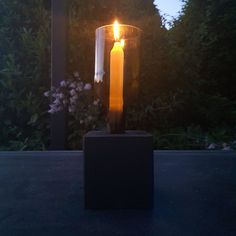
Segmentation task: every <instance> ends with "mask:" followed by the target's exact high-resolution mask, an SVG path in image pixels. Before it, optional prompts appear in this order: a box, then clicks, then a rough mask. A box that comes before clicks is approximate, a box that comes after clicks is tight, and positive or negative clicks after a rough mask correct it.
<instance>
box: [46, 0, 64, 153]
mask: <svg viewBox="0 0 236 236" xmlns="http://www.w3.org/2000/svg"><path fill="white" fill-rule="evenodd" d="M51 1H52V2H51V11H52V22H51V76H52V79H51V86H54V87H58V86H59V85H60V82H61V81H62V80H65V79H66V35H67V32H66V28H67V23H66V22H67V14H66V0H51ZM65 120H66V119H65V113H64V112H59V113H56V114H53V115H51V145H50V149H52V150H63V149H65V137H66V132H65V128H66V124H65V123H66V122H65Z"/></svg>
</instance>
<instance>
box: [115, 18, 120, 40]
mask: <svg viewBox="0 0 236 236" xmlns="http://www.w3.org/2000/svg"><path fill="white" fill-rule="evenodd" d="M113 31H114V38H115V40H116V41H118V40H119V39H120V25H119V23H118V21H117V20H116V21H115V22H114V25H113Z"/></svg>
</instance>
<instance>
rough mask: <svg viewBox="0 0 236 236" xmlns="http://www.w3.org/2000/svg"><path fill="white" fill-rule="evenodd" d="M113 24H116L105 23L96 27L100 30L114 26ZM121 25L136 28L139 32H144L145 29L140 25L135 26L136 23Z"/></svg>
mask: <svg viewBox="0 0 236 236" xmlns="http://www.w3.org/2000/svg"><path fill="white" fill-rule="evenodd" d="M113 26H114V24H108V25H103V26H100V27H98V28H96V31H97V30H100V29H104V28H108V27H113ZM119 26H121V27H127V28H134V29H136V30H138V31H139V32H142V31H143V30H142V29H140V28H139V27H137V26H134V25H129V24H119Z"/></svg>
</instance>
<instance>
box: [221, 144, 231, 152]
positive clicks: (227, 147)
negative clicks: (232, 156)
mask: <svg viewBox="0 0 236 236" xmlns="http://www.w3.org/2000/svg"><path fill="white" fill-rule="evenodd" d="M222 146H223V148H222V150H223V151H230V150H231V147H230V146H229V145H228V144H227V143H223V144H222Z"/></svg>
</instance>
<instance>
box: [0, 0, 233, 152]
mask: <svg viewBox="0 0 236 236" xmlns="http://www.w3.org/2000/svg"><path fill="white" fill-rule="evenodd" d="M67 2H68V21H69V22H68V44H67V46H68V64H67V68H68V76H67V79H70V78H71V75H73V73H74V72H76V71H79V74H80V76H81V78H82V79H83V81H84V82H85V83H91V84H92V83H93V77H94V45H95V33H94V32H95V29H96V28H97V27H98V26H101V25H105V24H110V23H112V22H113V21H114V19H115V18H118V19H119V20H120V21H121V22H122V23H128V24H133V25H136V26H138V27H140V28H141V29H142V30H143V33H142V52H141V60H140V61H141V62H142V64H141V74H140V94H139V99H138V100H137V101H136V103H135V104H133V106H132V107H129V108H128V110H127V119H126V123H127V124H126V125H127V129H145V130H148V131H150V132H152V133H153V135H154V140H155V147H157V148H165V149H182V148H184V149H201V148H206V147H208V145H210V144H211V143H215V144H216V145H217V147H219V148H221V147H222V145H223V144H222V143H231V144H232V146H235V143H233V140H235V139H236V137H235V132H236V123H235V120H236V93H235V91H236V82H235V81H236V80H235V79H236V72H235V69H234V65H235V62H234V61H235V58H236V44H235V42H236V2H235V1H234V0H225V1H221V0H217V1H214V0H207V1H202V0H186V1H185V6H184V8H183V11H182V14H181V16H180V17H179V18H178V19H176V20H175V21H174V22H173V25H172V28H171V29H170V30H166V29H165V27H164V25H163V19H161V17H160V14H159V11H158V10H157V9H156V8H155V6H154V4H153V1H152V0H119V1H110V0H100V1H97V0H69V1H67ZM49 5H50V4H49V1H45V0H44V1H43V0H31V1H30V0H21V1H19V0H15V1H7V0H0V101H1V103H0V117H1V120H2V122H1V124H0V133H1V136H0V149H4V150H7V149H8V150H19V149H21V150H27V149H44V148H46V147H47V145H48V139H49V132H48V128H49V124H48V123H49V115H48V114H47V112H46V111H47V110H48V104H47V100H46V99H44V98H43V96H42V94H43V92H44V91H46V90H48V89H49V86H50V63H49V58H50V56H49V49H50V45H49V25H50V16H49V15H50V12H49V11H48V9H46V8H49ZM92 101H93V98H92V96H88V98H87V99H86V101H83V100H81V102H83V107H82V108H81V107H80V108H81V109H82V110H81V109H78V114H77V116H76V117H75V116H71V115H70V114H69V115H68V137H67V138H68V147H69V148H80V147H81V142H80V141H78V140H81V137H82V135H83V134H84V133H85V132H86V131H87V130H88V129H93V128H94V125H95V126H96V127H99V128H101V127H102V126H103V127H104V126H105V125H104V119H103V117H101V116H100V113H99V112H98V111H97V110H96V109H95V110H94V109H93V108H94V107H93V106H92V105H91V104H92ZM90 115H92V116H93V117H97V116H98V117H99V118H98V119H97V120H96V122H95V121H93V122H87V121H86V119H85V118H84V119H82V120H83V122H82V123H81V122H80V121H81V118H83V117H89V116H90ZM84 121H85V122H84Z"/></svg>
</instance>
